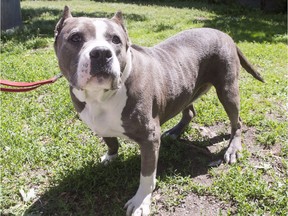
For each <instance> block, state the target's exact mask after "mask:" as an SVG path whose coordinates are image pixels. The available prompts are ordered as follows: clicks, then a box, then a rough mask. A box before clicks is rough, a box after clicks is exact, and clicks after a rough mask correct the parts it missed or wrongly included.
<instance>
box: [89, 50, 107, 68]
mask: <svg viewBox="0 0 288 216" xmlns="http://www.w3.org/2000/svg"><path fill="white" fill-rule="evenodd" d="M90 58H91V59H94V60H95V61H97V62H99V63H100V64H105V63H107V62H108V61H110V60H111V59H112V52H111V50H110V49H108V48H106V47H95V48H93V49H92V50H91V52H90Z"/></svg>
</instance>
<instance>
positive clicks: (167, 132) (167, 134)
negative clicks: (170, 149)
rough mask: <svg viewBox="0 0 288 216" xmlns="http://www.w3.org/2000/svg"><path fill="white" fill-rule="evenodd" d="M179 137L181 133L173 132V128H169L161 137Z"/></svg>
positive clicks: (173, 138)
mask: <svg viewBox="0 0 288 216" xmlns="http://www.w3.org/2000/svg"><path fill="white" fill-rule="evenodd" d="M178 137H179V135H177V134H175V133H173V131H171V130H168V131H165V132H164V133H163V134H162V136H161V139H168V140H170V139H171V140H177V139H178Z"/></svg>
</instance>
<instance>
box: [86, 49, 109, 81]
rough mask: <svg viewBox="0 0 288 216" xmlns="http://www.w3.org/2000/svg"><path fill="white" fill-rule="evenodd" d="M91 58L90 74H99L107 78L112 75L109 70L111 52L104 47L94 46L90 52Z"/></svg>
mask: <svg viewBox="0 0 288 216" xmlns="http://www.w3.org/2000/svg"><path fill="white" fill-rule="evenodd" d="M89 56H90V60H91V71H90V74H91V76H101V77H103V78H108V77H109V76H111V75H113V73H112V71H111V66H112V61H113V58H112V56H113V55H112V52H111V50H110V49H108V48H106V47H95V48H93V49H92V50H91V51H90V53H89Z"/></svg>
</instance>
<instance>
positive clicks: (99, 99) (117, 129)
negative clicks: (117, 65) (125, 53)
mask: <svg viewBox="0 0 288 216" xmlns="http://www.w3.org/2000/svg"><path fill="white" fill-rule="evenodd" d="M72 91H73V93H74V95H75V96H76V97H77V98H78V100H79V101H81V102H85V103H86V105H85V108H84V109H83V110H82V112H81V113H80V114H79V115H80V118H81V119H82V121H84V122H85V123H86V124H87V125H88V126H89V127H90V129H91V130H93V131H94V132H95V133H97V135H99V136H101V137H125V135H124V129H123V127H122V120H121V117H122V111H123V109H124V107H125V105H126V100H127V95H126V87H125V85H123V86H122V87H121V88H120V89H118V90H117V91H108V92H104V91H102V90H101V91H97V92H87V91H82V90H77V89H73V90H72Z"/></svg>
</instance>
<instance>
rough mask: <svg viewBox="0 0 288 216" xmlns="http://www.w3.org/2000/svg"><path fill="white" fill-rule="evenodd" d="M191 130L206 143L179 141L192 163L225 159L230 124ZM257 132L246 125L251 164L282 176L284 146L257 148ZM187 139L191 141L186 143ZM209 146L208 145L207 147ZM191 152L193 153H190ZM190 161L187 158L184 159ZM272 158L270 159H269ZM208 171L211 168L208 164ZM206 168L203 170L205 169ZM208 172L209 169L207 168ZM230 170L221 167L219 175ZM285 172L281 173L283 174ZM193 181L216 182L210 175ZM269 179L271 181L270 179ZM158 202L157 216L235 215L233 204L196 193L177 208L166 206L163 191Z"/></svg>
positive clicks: (158, 192)
mask: <svg viewBox="0 0 288 216" xmlns="http://www.w3.org/2000/svg"><path fill="white" fill-rule="evenodd" d="M192 128H193V129H195V130H197V132H198V133H199V134H200V136H202V137H204V139H205V142H201V141H195V140H193V137H185V140H183V139H182V140H181V139H180V140H179V141H180V142H181V143H183V144H184V145H186V146H188V149H187V151H188V152H189V153H190V154H192V155H190V159H192V161H193V162H195V159H193V158H194V157H196V156H197V155H199V154H200V155H202V156H201V157H203V158H204V159H206V161H208V163H209V162H211V161H212V162H213V161H217V160H219V158H223V155H224V152H225V148H227V147H228V145H229V138H230V127H229V125H227V124H224V123H219V124H216V125H213V126H210V127H199V126H197V125H195V124H194V125H192ZM256 133H257V131H256V128H254V127H247V126H246V125H243V129H242V143H243V144H244V145H243V146H244V149H246V150H247V151H248V152H250V156H249V161H250V164H251V165H252V166H254V167H255V169H264V170H269V169H274V170H277V173H278V174H279V175H280V176H281V175H284V173H283V167H282V166H283V165H282V163H281V157H279V155H280V153H281V145H280V144H275V145H274V146H271V148H270V149H265V148H264V146H263V145H262V146H261V145H257V144H256V143H257V141H256ZM187 138H188V140H187ZM207 143H208V144H207ZM189 149H190V150H189ZM185 156H186V157H187V155H185ZM267 156H269V157H267ZM206 165H207V166H208V167H209V165H208V164H206ZM201 166H203V164H202V165H199V164H198V166H197V165H195V167H194V169H193V172H194V173H201V172H198V171H199V170H200V169H201ZM202 168H203V167H202ZM206 168H207V167H206ZM225 169H227V166H219V167H217V168H216V169H215V171H216V172H226V171H227V170H225ZM281 172H282V173H281ZM191 176H192V178H193V181H194V182H195V183H197V184H199V185H202V186H206V187H207V186H211V185H212V184H213V179H212V178H211V176H210V175H209V173H208V172H206V173H205V172H204V173H203V172H202V173H201V174H195V175H191ZM263 177H264V178H267V181H268V182H269V181H271V177H270V176H268V175H267V176H266V177H265V176H263ZM268 177H269V178H268ZM166 196H167V195H166ZM153 197H154V200H155V203H154V205H153V206H154V211H153V212H154V214H153V215H157V216H158V215H159V216H188V215H189V216H190V215H207V216H210V215H228V214H231V213H232V214H233V212H236V209H235V208H236V207H235V206H233V204H232V203H227V202H223V201H221V200H219V199H217V197H213V196H207V195H206V196H198V195H197V194H195V193H192V192H191V193H189V194H188V195H187V196H185V198H184V199H183V200H181V204H180V205H178V206H172V207H169V206H168V205H167V204H165V200H166V199H167V197H165V195H163V194H162V193H161V189H158V190H156V191H155V192H154V193H153Z"/></svg>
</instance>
